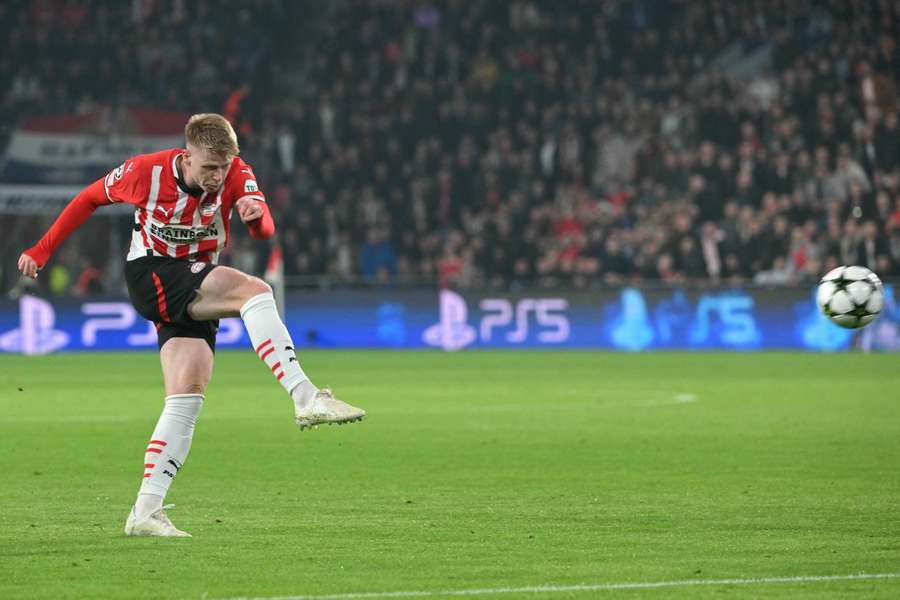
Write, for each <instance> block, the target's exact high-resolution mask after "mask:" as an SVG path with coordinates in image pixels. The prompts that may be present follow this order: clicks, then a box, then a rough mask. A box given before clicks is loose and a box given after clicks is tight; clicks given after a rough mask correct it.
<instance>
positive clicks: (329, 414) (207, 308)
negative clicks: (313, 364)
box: [188, 267, 366, 429]
mask: <svg viewBox="0 0 900 600" xmlns="http://www.w3.org/2000/svg"><path fill="white" fill-rule="evenodd" d="M188 314H189V315H190V317H191V318H192V319H197V320H205V319H219V318H222V317H235V316H238V315H239V316H240V317H241V318H242V319H243V320H244V325H245V326H246V327H247V332H248V333H249V334H250V340H251V342H252V343H253V348H254V349H255V350H256V354H257V356H259V358H260V359H261V360H262V361H263V362H264V363H265V364H266V366H267V367H269V369H270V370H271V371H272V374H273V375H274V376H275V379H276V380H277V381H278V382H279V383H280V384H281V385H282V387H284V389H285V390H287V392H288V394H290V395H291V398H293V400H294V412H295V416H296V422H297V425H298V426H299V427H300V428H301V429H305V428H306V427H311V426H314V425H318V424H320V423H348V422H351V421H358V420H360V419H362V417H363V416H365V414H366V412H365V411H364V410H362V409H360V408H356V407H354V406H350V405H349V404H347V403H346V402H341V401H340V400H337V399H336V398H335V397H334V396H333V395H332V394H331V391H330V390H328V389H322V390H319V389H318V388H317V387H316V386H314V385H313V384H312V382H311V381H310V380H309V377H307V375H306V373H304V372H303V369H302V368H301V367H300V362H299V361H298V360H297V355H296V353H295V351H294V342H293V340H291V335H290V333H289V332H288V330H287V327H285V325H284V322H282V320H281V317H280V316H279V315H278V310H277V308H276V306H275V297H274V296H273V295H272V288H270V287H269V285H268V284H266V283H265V282H264V281H262V280H261V279H259V278H257V277H253V276H251V275H247V274H245V273H242V272H241V271H238V270H237V269H232V268H230V267H216V268H215V269H213V270H212V271H211V272H210V273H209V274H208V275H207V276H206V277H205V278H204V279H203V282H202V283H201V285H200V290H199V292H198V294H197V297H196V298H195V299H194V300H193V301H192V302H191V304H190V305H189V307H188Z"/></svg>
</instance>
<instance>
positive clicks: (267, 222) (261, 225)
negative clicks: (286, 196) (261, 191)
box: [247, 202, 275, 240]
mask: <svg viewBox="0 0 900 600" xmlns="http://www.w3.org/2000/svg"><path fill="white" fill-rule="evenodd" d="M260 204H261V205H262V208H263V214H262V216H261V217H260V218H258V219H254V220H253V221H250V222H249V223H247V228H248V229H249V230H250V237H252V238H253V239H255V240H267V239H269V238H270V237H272V235H273V234H274V233H275V221H273V220H272V213H271V212H269V206H268V205H267V204H266V203H265V202H261V203H260Z"/></svg>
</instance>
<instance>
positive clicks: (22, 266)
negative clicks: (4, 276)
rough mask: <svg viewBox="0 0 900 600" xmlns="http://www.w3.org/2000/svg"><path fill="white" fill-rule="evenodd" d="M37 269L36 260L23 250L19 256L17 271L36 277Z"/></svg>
mask: <svg viewBox="0 0 900 600" xmlns="http://www.w3.org/2000/svg"><path fill="white" fill-rule="evenodd" d="M38 270H39V269H38V264H37V261H35V260H34V259H33V258H31V257H30V256H28V255H27V254H25V253H24V252H23V253H22V256H20V257H19V271H21V272H22V275H24V276H25V277H31V278H32V279H36V278H37V274H38Z"/></svg>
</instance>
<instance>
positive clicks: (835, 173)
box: [0, 0, 900, 289]
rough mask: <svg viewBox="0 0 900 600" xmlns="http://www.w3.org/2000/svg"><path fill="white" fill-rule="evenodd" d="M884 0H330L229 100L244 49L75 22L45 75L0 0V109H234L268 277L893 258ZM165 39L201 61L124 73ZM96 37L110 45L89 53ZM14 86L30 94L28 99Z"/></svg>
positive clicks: (770, 275) (578, 279) (888, 261)
mask: <svg viewBox="0 0 900 600" xmlns="http://www.w3.org/2000/svg"><path fill="white" fill-rule="evenodd" d="M28 4H29V5H30V6H32V7H33V6H39V5H41V4H43V3H42V2H32V3H28ZM137 4H140V3H137ZM149 4H153V3H152V2H151V3H149ZM160 4H164V3H160ZM165 4H173V5H180V6H184V4H183V3H180V2H178V1H177V0H176V1H175V2H174V3H165ZM243 4H247V3H243ZM252 4H253V10H252V11H250V10H247V11H246V15H245V12H244V11H240V10H236V11H214V10H209V8H210V7H209V3H199V5H200V6H206V7H207V14H208V18H204V19H197V18H196V15H195V13H194V10H193V9H191V10H190V11H189V15H188V16H185V17H183V19H182V21H181V22H182V23H183V24H184V27H187V28H188V29H189V30H190V31H193V30H194V29H195V28H196V29H198V30H213V29H215V28H216V27H218V26H219V25H218V24H217V23H216V19H219V18H223V19H224V18H228V19H234V18H236V19H237V20H238V22H237V23H236V24H235V23H234V22H232V21H229V26H237V27H239V28H240V27H242V26H243V25H247V24H248V23H249V24H250V25H249V26H252V27H254V28H255V29H256V30H257V31H261V32H264V31H266V28H267V25H266V21H265V19H262V20H257V16H258V15H259V14H269V15H270V17H271V16H273V15H274V17H276V18H277V16H278V14H279V12H278V10H275V9H273V7H277V6H279V4H278V3H268V2H262V1H258V2H255V3H252ZM66 6H67V10H68V11H69V12H72V13H73V14H81V13H82V12H84V13H85V14H81V16H80V17H78V18H79V19H81V21H80V22H81V23H82V25H80V27H81V28H82V29H78V27H73V28H68V29H67V30H68V31H72V30H77V31H82V30H91V29H93V28H94V26H95V24H96V22H97V20H98V19H100V15H101V14H103V13H105V12H106V13H108V12H109V10H110V9H109V8H108V6H107V3H103V2H94V3H82V2H75V1H72V2H69V3H67V4H66ZM82 6H88V7H89V9H86V12H85V11H84V10H80V7H82ZM191 6H193V4H192V5H191ZM267 10H268V13H267ZM898 10H900V8H898V4H897V3H896V2H890V1H887V0H880V1H868V0H828V1H825V2H812V1H811V0H802V1H797V2H784V1H782V0H755V1H753V2H727V1H724V0H704V1H696V0H695V1H692V0H668V1H666V0H653V1H650V0H643V1H642V0H631V1H624V0H623V1H613V2H589V1H584V0H572V1H569V2H538V1H535V0H516V1H511V2H493V1H490V0H465V1H464V0H447V1H442V2H437V1H434V2H431V1H421V2H412V1H399V0H381V1H378V0H358V1H344V2H337V3H333V4H332V5H331V9H330V12H328V13H327V14H326V15H325V17H324V18H322V19H321V21H320V26H319V27H317V28H316V29H315V31H313V32H312V33H311V34H310V36H308V39H296V40H293V42H292V43H293V44H295V45H296V50H297V52H298V55H299V56H303V57H305V59H304V60H303V61H302V62H303V64H304V66H303V77H302V78H300V79H299V81H298V82H297V83H296V84H293V85H286V84H284V85H283V84H282V82H281V81H280V80H279V79H278V78H277V77H271V76H270V77H268V78H265V79H264V81H263V83H261V84H257V85H256V87H255V89H254V93H253V102H250V101H247V103H246V104H241V102H240V98H241V94H243V93H244V92H245V90H246V88H245V87H243V86H242V77H241V76H236V75H235V74H236V73H247V72H249V71H255V70H264V69H267V68H270V65H268V63H266V61H265V60H260V58H259V56H258V55H257V56H256V57H255V58H253V57H254V54H253V44H248V43H247V42H241V44H244V45H247V46H248V47H247V48H242V49H241V52H236V51H235V49H233V48H229V47H227V46H222V45H219V46H216V45H215V43H213V42H210V43H211V44H212V45H211V46H210V47H209V49H208V48H207V45H206V42H205V41H204V40H205V38H203V37H199V38H198V39H196V40H193V38H192V36H190V35H187V36H182V35H178V34H177V32H176V30H173V29H171V28H170V26H169V25H168V24H167V23H169V21H171V20H173V19H174V17H166V18H162V17H160V20H159V21H158V22H157V23H158V24H156V25H154V26H153V27H150V28H149V29H147V30H145V31H142V33H141V36H145V37H144V38H143V39H147V40H156V41H157V42H158V43H157V44H155V45H153V44H151V45H149V46H145V45H143V44H136V45H135V44H132V45H130V46H128V48H130V49H125V50H121V49H120V46H119V45H118V44H116V43H115V38H113V41H112V42H106V41H105V40H103V38H102V36H99V35H95V37H94V39H95V45H96V46H97V47H98V48H100V50H98V54H97V55H96V56H91V55H89V53H87V51H85V53H86V56H85V57H84V58H82V59H79V60H81V61H82V63H83V65H85V66H86V67H87V68H83V69H81V70H80V72H79V71H78V70H77V69H75V73H74V74H72V73H71V71H72V70H71V69H59V68H56V69H55V70H53V69H51V71H49V72H48V73H49V74H47V75H46V79H42V77H44V75H42V73H44V72H45V71H43V70H42V69H45V68H46V64H47V63H52V61H50V60H47V59H46V58H40V57H41V56H46V53H44V54H42V53H40V52H35V51H33V46H34V44H35V41H34V38H40V37H41V36H40V34H39V33H35V30H36V31H37V32H40V31H43V30H42V29H41V27H42V25H41V21H40V18H41V17H40V14H41V13H40V11H36V10H33V9H32V10H23V11H19V12H18V13H15V14H13V13H14V12H15V11H10V10H9V9H6V10H5V12H4V11H3V9H0V23H4V26H3V28H2V30H3V31H7V29H6V25H5V23H7V22H11V23H13V26H12V28H13V29H14V30H15V31H21V32H22V33H21V34H20V37H21V39H22V40H25V41H19V42H17V43H15V44H13V46H14V47H16V48H19V52H18V53H16V54H14V55H10V56H7V55H4V57H3V58H2V59H0V80H2V81H4V82H8V83H9V82H11V84H10V85H7V86H4V90H5V91H4V92H2V93H5V94H6V95H5V97H4V99H3V107H4V108H3V110H4V112H6V114H7V115H9V116H10V118H8V119H4V121H5V122H7V125H8V124H9V123H14V122H15V121H16V119H18V118H21V116H22V114H24V113H25V112H26V111H27V112H29V113H34V112H35V111H57V112H58V111H60V110H78V105H79V104H80V103H83V102H112V103H114V104H122V105H129V106H131V105H148V104H150V105H153V106H163V107H170V108H173V109H178V110H185V111H188V112H189V111H194V110H210V109H211V108H214V109H218V110H222V111H224V112H226V113H227V112H228V111H229V110H232V112H234V114H235V115H237V116H239V117H240V118H241V119H242V120H243V122H242V125H241V127H240V131H239V134H240V135H241V136H242V145H243V146H244V148H245V150H244V152H243V154H244V156H245V158H246V159H247V160H248V161H250V162H251V163H252V164H253V165H254V166H255V168H256V171H257V173H258V175H259V176H260V180H261V182H262V184H263V186H264V187H265V188H266V189H267V190H268V195H269V201H270V205H271V206H272V208H273V211H274V213H275V215H276V223H278V226H279V243H280V244H281V247H282V249H283V256H284V259H285V265H284V268H285V274H286V275H287V276H289V277H295V278H297V277H301V276H320V275H327V276H328V278H329V280H330V281H332V282H345V283H351V282H358V281H365V282H370V283H378V284H394V283H416V282H434V281H439V282H441V284H443V285H451V286H461V287H465V286H473V285H489V286H495V287H497V288H501V289H502V288H508V287H509V286H524V285H535V284H536V285H539V286H554V285H573V286H577V287H592V286H599V285H607V284H609V283H616V282H623V281H632V280H640V281H662V282H664V283H669V284H672V283H680V282H684V281H686V280H692V281H699V282H711V283H715V284H718V283H732V282H742V283H756V284H760V285H785V284H794V283H809V282H811V281H814V280H817V279H818V278H819V277H820V276H821V275H822V274H823V273H824V272H825V271H826V270H828V269H829V268H831V267H833V266H837V265H839V264H863V265H867V266H870V267H871V268H873V269H874V270H875V271H876V272H878V273H879V274H881V275H882V276H883V277H891V276H898V275H900V135H898V133H900V132H898V125H897V119H898V110H900V104H898V93H900V89H898V87H897V86H898V82H900V65H898V56H900V51H898V49H897V46H896V41H895V40H897V39H898V38H900V30H898V29H900V12H898ZM65 12H66V11H63V14H65ZM160 12H161V13H165V12H167V11H165V10H163V11H160ZM225 14H228V16H227V17H223V16H222V15H225ZM10 15H12V16H10ZM241 15H245V17H242V16H241ZM108 18H109V16H107V19H108ZM243 18H246V19H247V21H245V22H244V23H243V25H242V23H241V22H240V20H241V19H243ZM276 20H277V19H276ZM282 31H283V30H282ZM285 35H290V32H288V33H287V34H285ZM72 36H73V37H71V38H67V37H65V36H63V37H62V39H61V40H60V39H58V38H57V36H49V35H48V36H46V40H48V41H47V42H46V43H48V44H50V41H49V40H52V41H53V43H58V44H61V45H62V46H61V49H59V50H53V52H56V51H59V52H66V51H67V50H66V43H67V42H66V40H67V39H71V40H72V41H71V44H72V46H71V48H74V47H76V46H78V45H79V41H78V40H79V38H80V37H81V36H80V35H78V34H72ZM248 37H250V38H252V37H253V36H248ZM187 38H191V39H192V40H193V41H191V42H190V43H189V44H188V43H187V42H184V41H183V40H184V39H187ZM17 39H18V38H17ZM100 40H103V41H100ZM175 40H179V41H180V42H179V43H182V44H186V48H187V51H189V52H193V55H195V56H198V57H205V58H206V59H207V60H206V62H205V66H204V68H203V69H199V72H198V69H197V68H195V67H194V66H191V68H186V67H185V65H186V64H187V63H188V61H173V63H172V64H169V66H168V67H166V69H168V70H163V71H152V70H151V71H149V73H150V74H149V75H148V76H147V77H146V78H142V79H128V81H129V82H130V86H129V87H125V88H123V87H122V85H120V84H119V82H120V81H121V80H122V75H123V71H122V70H123V69H125V70H127V71H129V72H130V71H131V70H132V69H135V70H139V71H140V72H142V73H144V72H145V71H141V69H145V67H144V66H142V65H144V64H145V63H146V61H148V60H149V64H156V65H159V64H160V63H164V62H165V61H164V60H161V56H164V55H166V54H167V50H166V48H167V47H168V46H167V45H168V44H170V43H174V41H175ZM103 43H110V44H111V45H110V47H109V48H108V49H106V50H103V49H102V48H103V47H104V46H103ZM71 48H70V49H71ZM153 48H156V50H155V51H154V50H153ZM207 50H208V51H207ZM145 54H146V55H152V56H151V57H150V58H149V59H148V58H147V57H145V56H143V55H145ZM110 56H115V57H120V58H121V59H119V58H117V59H116V60H112V63H113V66H109V65H108V64H107V63H108V62H109V61H106V60H105V58H108V57H110ZM154 57H155V58H154ZM236 57H240V58H236ZM14 58H17V59H16V60H14ZM20 60H21V61H23V62H22V63H20V62H19V61H20ZM245 60H246V61H247V62H242V61H245ZM154 61H155V62H154ZM31 64H35V65H36V66H40V68H38V69H35V70H34V73H36V75H35V74H33V73H31V70H30V69H29V68H28V66H30V65H31ZM23 65H24V66H23ZM95 65H99V69H95V68H93V67H94V66H95ZM104 65H106V66H104ZM121 65H126V66H124V67H123V66H121ZM172 65H175V66H172ZM297 68H298V69H299V67H297ZM63 71H65V72H66V75H65V76H62V74H61V73H62V72H63ZM98 73H99V78H98ZM201 75H202V76H203V78H204V79H203V81H205V82H207V83H208V84H209V85H208V86H207V85H202V86H201V85H198V84H197V77H200V76H201ZM35 77H36V78H37V80H38V82H37V84H33V83H32V82H31V79H32V78H35ZM89 80H90V81H89ZM216 83H218V85H216ZM266 86H268V87H266ZM35 87H37V88H38V89H42V90H43V94H38V95H35V94H33V93H32V94H31V95H29V92H28V90H32V89H34V88H35ZM91 89H93V90H95V92H96V93H89V92H85V90H91ZM108 89H116V90H119V93H116V94H115V95H113V96H111V97H107V96H105V95H104V93H103V91H104V90H108ZM181 90H197V91H194V92H191V93H189V94H187V95H186V96H183V95H182V94H181ZM235 93H237V94H238V96H237V100H236V99H235V96H234V94H235ZM23 94H24V95H23ZM85 98H86V99H85ZM229 102H230V103H229ZM236 103H237V104H236ZM236 106H237V108H236ZM229 107H230V108H229ZM45 224H46V223H41V224H40V225H41V226H43V225H45ZM24 229H25V230H29V228H28V227H25V228H24ZM38 229H40V227H31V228H30V230H31V231H32V232H34V231H36V230H38ZM236 229H240V228H236ZM82 239H83V238H82ZM100 250H102V252H105V251H106V249H105V248H101V249H100ZM267 250H268V249H267V248H262V249H260V248H259V247H258V246H254V245H252V244H251V243H250V242H249V241H248V240H247V239H246V238H245V237H241V236H239V237H238V239H237V240H236V248H235V251H234V252H232V253H231V256H230V259H229V260H232V261H236V262H240V261H243V262H242V265H244V266H245V267H246V266H248V265H250V264H252V263H254V262H255V263H256V264H257V267H259V266H260V265H261V264H262V260H263V259H262V258H261V257H258V256H257V254H259V255H264V254H265V253H266V251H267ZM102 252H101V251H98V252H96V253H95V255H96V256H99V254H101V253H102ZM70 254H71V255H72V256H79V255H81V256H84V255H85V253H78V252H77V251H70ZM7 256H8V257H9V256H10V253H9V251H7ZM73 260H74V259H73ZM97 260H99V258H98V259H97ZM103 264H104V263H98V264H95V265H93V266H94V267H97V268H101V269H102V267H103Z"/></svg>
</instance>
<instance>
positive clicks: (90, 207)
mask: <svg viewBox="0 0 900 600" xmlns="http://www.w3.org/2000/svg"><path fill="white" fill-rule="evenodd" d="M137 166H138V165H137V164H136V161H135V160H128V161H125V163H124V164H122V166H120V167H119V168H117V169H114V170H113V171H111V172H110V173H109V174H108V175H107V176H106V177H104V178H103V179H98V180H97V181H95V182H94V183H92V184H91V185H89V186H88V187H86V188H85V189H84V190H82V191H81V193H79V194H78V195H77V196H75V198H73V199H72V201H71V202H69V204H68V205H67V206H66V207H65V208H64V209H63V211H62V213H60V215H59V216H58V217H57V218H56V221H54V222H53V225H51V226H50V229H49V230H47V233H45V234H44V237H42V238H41V239H40V241H39V242H38V243H37V244H35V245H34V246H32V247H31V248H29V249H28V250H25V252H23V253H22V255H21V256H20V257H19V271H21V272H22V274H23V275H25V276H27V277H31V278H35V277H37V272H38V270H40V269H41V268H43V266H44V265H45V264H47V261H48V260H49V259H50V257H51V256H52V255H53V253H54V252H55V251H56V249H57V248H58V247H59V245H60V244H62V243H63V241H64V240H65V239H66V238H67V237H69V235H70V234H71V233H72V232H73V231H75V230H76V229H78V228H79V227H80V226H81V225H82V223H84V222H85V221H87V219H88V217H90V216H91V215H92V214H94V211H95V210H97V209H98V208H100V207H101V206H105V205H107V204H113V203H115V202H128V203H131V204H136V203H137V202H139V199H140V197H141V193H142V186H143V178H142V177H140V172H139V171H140V170H139V168H137Z"/></svg>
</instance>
